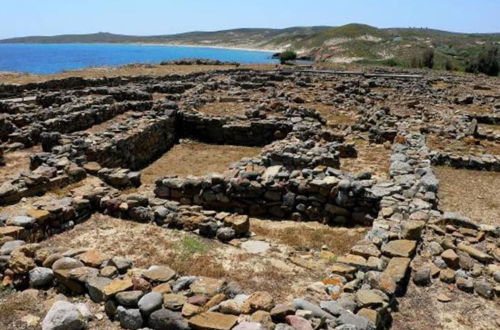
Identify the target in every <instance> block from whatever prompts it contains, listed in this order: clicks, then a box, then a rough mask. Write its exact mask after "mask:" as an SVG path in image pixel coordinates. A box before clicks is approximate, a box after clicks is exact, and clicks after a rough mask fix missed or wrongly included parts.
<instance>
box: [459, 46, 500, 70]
mask: <svg viewBox="0 0 500 330" xmlns="http://www.w3.org/2000/svg"><path fill="white" fill-rule="evenodd" d="M465 71H467V72H472V73H485V74H487V75H489V76H498V72H499V52H498V47H496V46H490V47H488V48H485V49H483V50H482V51H481V52H480V53H479V54H478V55H477V56H475V57H473V58H470V59H469V60H468V61H467V64H466V66H465Z"/></svg>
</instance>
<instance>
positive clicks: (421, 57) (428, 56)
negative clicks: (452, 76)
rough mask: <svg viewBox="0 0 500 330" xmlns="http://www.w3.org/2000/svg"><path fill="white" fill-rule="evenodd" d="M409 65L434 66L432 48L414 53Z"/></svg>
mask: <svg viewBox="0 0 500 330" xmlns="http://www.w3.org/2000/svg"><path fill="white" fill-rule="evenodd" d="M410 66H411V67H413V68H429V69H432V68H433V67H434V50H433V49H431V48H427V49H425V50H424V51H422V52H421V53H419V54H416V55H414V56H413V57H412V58H411V60H410Z"/></svg>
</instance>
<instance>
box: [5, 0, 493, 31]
mask: <svg viewBox="0 0 500 330" xmlns="http://www.w3.org/2000/svg"><path fill="white" fill-rule="evenodd" d="M348 23H364V24H369V25H373V26H376V27H381V28H385V27H428V28H435V29H441V30H447V31H455V32H469V33H472V32H500V0H418V1H416V0H342V1H340V0H298V1H297V0H279V1H278V0H247V1H241V0H134V1H133V0H15V1H12V0H0V38H9V37H20V36H28V35H56V34H69V33H95V32H112V33H119V34H130V35H155V34H173V33H180V32H187V31H200V30H202V31H215V30H223V29H232V28H239V27H267V28H284V27H290V26H311V25H329V26H339V25H343V24H348Z"/></svg>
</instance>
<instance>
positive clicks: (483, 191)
mask: <svg viewBox="0 0 500 330" xmlns="http://www.w3.org/2000/svg"><path fill="white" fill-rule="evenodd" d="M434 170H435V172H436V175H437V177H438V179H439V181H440V187H439V198H440V207H441V209H443V210H446V211H454V212H460V213H462V214H464V215H466V216H468V217H470V218H472V219H474V220H476V221H478V222H480V223H486V224H492V225H497V226H498V225H500V199H499V198H498V192H499V191H500V173H497V172H482V171H471V170H464V169H453V168H450V167H436V168H435V169H434Z"/></svg>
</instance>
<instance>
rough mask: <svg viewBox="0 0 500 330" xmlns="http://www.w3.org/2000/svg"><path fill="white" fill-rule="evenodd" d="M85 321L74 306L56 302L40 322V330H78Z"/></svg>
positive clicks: (82, 327)
mask: <svg viewBox="0 0 500 330" xmlns="http://www.w3.org/2000/svg"><path fill="white" fill-rule="evenodd" d="M84 328H85V319H84V315H82V314H81V313H80V311H79V309H78V307H77V306H76V305H75V304H72V303H69V302H67V301H56V302H55V303H54V305H52V307H51V308H50V310H49V312H48V313H47V315H46V316H45V318H44V319H43V321H42V330H80V329H84Z"/></svg>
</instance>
